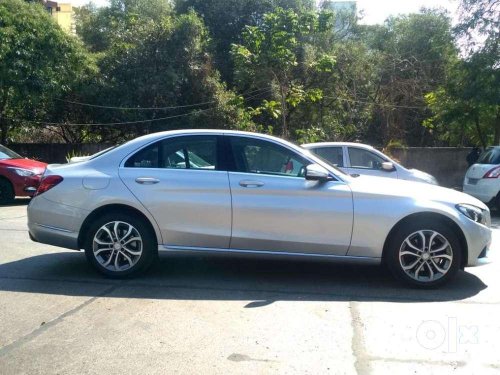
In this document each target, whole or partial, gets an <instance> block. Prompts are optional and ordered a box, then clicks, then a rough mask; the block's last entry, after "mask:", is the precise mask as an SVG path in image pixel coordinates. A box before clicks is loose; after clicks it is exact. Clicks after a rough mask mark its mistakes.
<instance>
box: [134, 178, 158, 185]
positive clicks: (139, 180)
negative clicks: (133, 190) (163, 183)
mask: <svg viewBox="0 0 500 375" xmlns="http://www.w3.org/2000/svg"><path fill="white" fill-rule="evenodd" d="M135 182H137V183H138V184H142V185H153V184H157V183H158V182H160V180H158V179H157V178H154V177H137V178H136V179H135Z"/></svg>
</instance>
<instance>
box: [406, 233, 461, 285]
mask: <svg viewBox="0 0 500 375" xmlns="http://www.w3.org/2000/svg"><path fill="white" fill-rule="evenodd" d="M399 263H400V265H401V268H402V270H403V271H404V272H405V273H406V274H407V275H408V276H410V277H411V278H412V279H414V280H416V281H419V282H433V281H436V280H438V279H440V278H442V277H443V276H444V275H446V273H448V271H449V270H450V268H451V265H452V263H453V249H452V247H451V245H450V243H449V241H448V240H447V239H446V238H445V237H444V236H443V235H442V234H440V233H439V232H436V231H434V230H419V231H417V232H413V233H412V234H410V235H409V236H408V237H406V239H405V240H404V241H403V243H402V244H401V247H400V249H399Z"/></svg>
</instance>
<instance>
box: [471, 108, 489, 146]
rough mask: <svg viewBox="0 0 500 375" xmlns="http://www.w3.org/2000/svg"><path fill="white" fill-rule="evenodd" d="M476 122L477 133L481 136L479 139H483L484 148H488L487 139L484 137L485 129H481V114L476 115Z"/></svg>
mask: <svg viewBox="0 0 500 375" xmlns="http://www.w3.org/2000/svg"><path fill="white" fill-rule="evenodd" d="M474 122H475V124H476V130H477V135H478V137H479V140H480V141H481V144H482V145H483V148H486V146H487V144H486V139H484V135H483V131H482V130H481V126H480V124H479V116H478V115H476V117H475V119H474Z"/></svg>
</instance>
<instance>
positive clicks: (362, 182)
mask: <svg viewBox="0 0 500 375" xmlns="http://www.w3.org/2000/svg"><path fill="white" fill-rule="evenodd" d="M349 186H350V187H351V189H352V192H353V194H354V195H356V194H363V195H364V194H367V195H378V196H385V197H388V198H390V197H394V198H410V199H413V200H415V201H417V200H418V201H434V202H443V203H448V204H452V205H455V204H458V203H467V204H471V205H473V206H476V207H479V208H481V209H487V207H486V205H485V204H484V203H483V202H481V201H480V200H478V199H476V198H474V197H472V196H470V195H468V194H464V193H462V192H460V191H457V190H453V189H448V188H444V187H441V186H437V185H431V184H428V183H423V182H416V181H406V180H396V179H393V178H384V177H375V176H360V177H357V178H353V179H352V180H351V183H350V184H349Z"/></svg>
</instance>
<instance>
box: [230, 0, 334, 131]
mask: <svg viewBox="0 0 500 375" xmlns="http://www.w3.org/2000/svg"><path fill="white" fill-rule="evenodd" d="M328 15H329V16H330V17H328V16H326V17H327V18H329V19H331V18H332V17H331V13H328ZM319 21H320V17H319V14H318V13H314V12H306V13H300V14H298V13H296V12H294V11H293V10H291V9H283V8H277V9H276V10H275V11H274V12H273V13H267V14H265V15H264V20H263V22H262V23H261V24H260V25H258V26H247V27H246V28H245V30H244V32H243V34H242V37H243V44H233V47H232V54H233V57H234V60H235V76H236V82H237V84H238V85H239V86H240V87H250V88H262V87H271V88H273V91H274V92H275V95H276V98H277V101H276V100H264V101H263V102H262V105H261V106H260V107H259V108H257V109H256V111H255V112H254V113H255V114H260V113H261V112H262V111H265V112H266V113H269V114H270V115H271V117H272V118H275V119H278V118H280V119H281V123H280V124H279V127H280V134H281V136H283V137H285V138H288V137H289V136H290V131H289V130H290V129H289V123H288V115H289V111H290V108H294V107H297V106H298V105H299V104H300V103H302V102H304V101H306V100H311V101H317V100H318V99H320V98H321V95H322V93H321V91H320V90H317V89H315V88H309V89H305V87H304V85H303V84H301V82H300V79H298V77H299V70H300V69H301V68H300V65H301V63H302V62H303V56H304V48H303V47H304V46H305V41H306V39H308V38H312V37H313V34H314V33H316V32H319V31H321V30H320V28H323V29H324V30H326V29H331V27H332V24H331V22H327V21H325V22H324V23H323V24H322V23H320V22H319ZM332 64H333V57H332V56H327V55H325V56H322V58H321V59H320V60H319V61H317V66H318V68H319V69H328V68H329V67H331V65H332Z"/></svg>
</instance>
